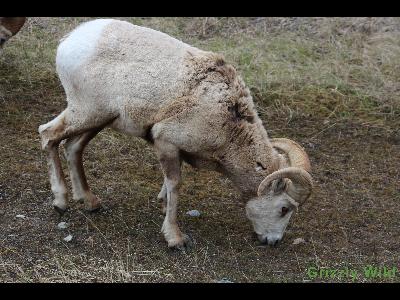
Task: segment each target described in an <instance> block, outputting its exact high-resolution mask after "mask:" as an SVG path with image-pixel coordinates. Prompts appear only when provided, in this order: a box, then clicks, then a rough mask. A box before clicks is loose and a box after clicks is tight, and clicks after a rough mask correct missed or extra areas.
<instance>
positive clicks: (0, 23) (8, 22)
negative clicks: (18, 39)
mask: <svg viewBox="0 0 400 300" xmlns="http://www.w3.org/2000/svg"><path fill="white" fill-rule="evenodd" d="M25 20H26V18H25V17H0V51H1V49H2V48H3V46H4V44H5V42H7V41H8V40H9V39H10V38H11V37H12V36H14V35H16V34H17V33H18V31H20V30H21V28H22V26H24V24H25Z"/></svg>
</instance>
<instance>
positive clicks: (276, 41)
mask: <svg viewBox="0 0 400 300" xmlns="http://www.w3.org/2000/svg"><path fill="white" fill-rule="evenodd" d="M88 19H90V18H30V19H29V20H28V22H27V24H26V25H25V26H24V28H23V29H22V31H21V32H20V33H19V34H18V35H17V36H15V37H14V38H13V39H12V40H10V41H9V43H8V44H7V45H6V47H5V49H4V53H3V55H2V56H1V57H0V140H1V143H0V281H3V282H121V281H123V282H175V281H179V282H214V281H218V280H221V279H222V278H228V279H229V280H231V281H234V282H271V281H278V282H286V281H300V282H302V281H308V280H310V279H309V278H308V276H307V273H306V270H307V268H309V267H310V266H318V267H329V268H343V267H349V268H355V269H358V270H362V268H363V267H364V266H366V265H376V266H387V267H392V266H397V268H398V269H400V260H399V256H400V247H399V246H400V245H399V244H400V236H399V234H400V210H399V201H400V197H399V195H400V186H399V182H400V171H399V170H400V168H399V166H400V165H399V163H400V155H399V154H400V153H399V150H400V149H399V147H400V131H399V125H400V122H399V120H400V118H399V117H400V116H399V114H400V77H399V74H400V38H399V33H400V19H399V18H329V19H326V18H211V17H210V18H123V19H128V20H129V21H131V22H133V23H134V24H138V25H144V26H148V27H151V28H154V29H157V30H162V31H164V32H166V33H168V34H171V35H173V36H176V37H178V38H180V39H182V40H183V41H185V42H188V43H190V44H194V45H195V46H198V47H200V48H203V49H207V50H213V51H217V52H220V53H222V54H224V55H225V57H226V59H227V60H228V61H229V62H231V63H233V64H235V65H236V66H237V67H238V70H239V71H240V72H241V74H243V77H244V79H245V82H246V83H247V85H248V86H249V87H250V88H251V91H252V94H253V95H254V99H255V103H256V105H257V107H258V111H259V113H260V116H261V117H262V119H263V121H264V123H265V126H266V128H267V129H268V132H269V134H270V136H272V137H289V138H292V139H294V140H296V141H299V142H300V143H301V144H302V145H303V146H304V147H305V148H306V150H307V152H308V154H309V156H310V159H311V162H312V166H313V176H314V178H315V183H316V188H315V191H314V194H313V196H312V197H311V198H310V199H309V201H308V202H307V203H306V204H305V205H304V206H303V207H302V208H301V209H300V210H299V212H298V213H297V214H296V216H294V217H293V220H292V221H291V224H290V225H289V228H288V230H287V232H286V235H285V237H284V240H283V242H282V244H281V245H280V246H279V247H278V248H276V249H274V248H264V247H260V246H258V244H257V242H256V239H255V237H254V236H253V235H252V230H251V225H250V223H249V222H248V221H247V220H246V218H245V213H244V204H243V203H241V202H240V201H239V199H238V195H237V194H236V193H235V192H233V191H232V190H231V184H230V183H229V182H228V181H227V180H226V179H224V178H223V177H221V176H220V175H218V174H216V173H212V172H207V171H201V172H196V171H194V170H192V169H191V168H190V167H188V166H185V167H184V173H183V176H184V184H183V186H182V192H181V198H180V206H179V220H180V223H181V228H182V229H183V230H185V231H186V232H187V233H189V234H190V235H191V237H192V238H193V239H194V241H195V248H194V249H193V250H192V251H191V252H188V253H177V252H171V251H169V250H168V249H167V247H166V245H165V243H164V241H163V238H162V236H161V234H160V228H161V224H162V220H163V216H162V215H161V214H160V209H159V206H158V204H157V203H156V202H155V201H156V196H157V193H158V191H159V189H160V187H161V184H162V176H161V172H160V169H159V166H158V162H157V160H156V158H155V156H154V153H153V152H152V150H151V148H150V146H148V145H147V144H146V143H145V142H144V141H142V140H139V139H133V138H129V137H126V136H122V135H120V134H118V133H115V132H112V131H110V130H106V131H104V132H102V133H101V134H99V136H98V137H96V138H95V139H94V141H93V142H92V143H91V144H90V146H89V147H88V149H87V151H86V155H85V165H86V170H87V173H88V181H89V183H90V184H91V186H92V189H93V191H94V192H95V193H96V194H97V195H99V196H100V197H101V198H102V199H103V201H104V206H105V208H104V210H102V211H100V212H99V213H97V214H86V213H85V212H84V211H82V210H81V207H80V206H79V205H76V206H74V207H73V208H71V209H70V210H69V211H68V212H67V214H66V215H65V216H63V217H62V218H61V219H60V218H59V217H58V216H57V215H56V213H55V212H54V211H53V210H52V208H51V206H50V203H51V191H50V187H49V183H48V176H47V168H46V161H45V157H44V153H42V152H41V150H40V142H39V136H38V134H37V128H38V126H39V125H40V124H43V123H44V122H46V121H49V120H50V119H52V118H53V117H54V116H55V115H56V114H58V113H59V112H60V111H61V110H62V109H63V108H64V107H65V100H64V93H63V90H62V87H61V86H60V83H59V80H58V78H57V76H56V74H55V70H54V58H55V51H56V47H57V43H58V40H59V39H60V38H62V36H63V35H64V34H65V33H67V32H69V31H70V30H71V29H73V28H74V27H75V26H76V25H77V24H79V23H81V22H83V21H85V20H88ZM191 209H197V210H199V211H200V212H201V215H200V216H199V217H190V216H188V215H186V212H187V211H188V210H191ZM18 214H22V215H24V216H25V218H17V217H16V215H18ZM60 221H65V222H67V223H68V224H69V227H68V228H67V229H65V230H59V229H57V224H58V223H59V222H60ZM68 234H71V235H72V236H73V239H72V241H71V242H65V241H64V240H63V238H64V237H65V236H67V235H68ZM300 237H301V238H304V240H305V243H303V244H298V245H293V244H292V242H293V240H295V239H296V238H300ZM399 278H400V275H398V276H397V277H395V278H393V279H387V278H375V279H366V278H364V277H362V276H360V278H358V280H357V281H374V282H376V281H397V282H398V281H399ZM315 281H318V280H315ZM321 281H350V280H347V279H341V280H338V279H324V280H321Z"/></svg>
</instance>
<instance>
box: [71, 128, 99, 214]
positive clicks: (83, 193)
mask: <svg viewBox="0 0 400 300" xmlns="http://www.w3.org/2000/svg"><path fill="white" fill-rule="evenodd" d="M103 128H104V126H103V127H99V128H97V129H93V130H89V131H87V132H85V133H83V134H81V135H78V136H75V137H72V138H68V139H67V141H66V143H65V144H64V150H65V157H66V159H67V163H68V169H69V172H70V178H71V184H72V198H73V200H74V201H82V202H83V203H84V205H85V209H86V210H88V211H96V210H98V209H99V208H100V207H101V201H100V199H99V198H98V197H97V196H95V195H94V194H93V192H92V191H91V190H90V188H89V185H88V183H87V180H86V175H85V171H84V168H83V161H82V155H83V150H84V149H85V147H86V146H87V144H89V142H90V141H91V140H92V139H93V138H94V137H95V136H96V135H97V134H98V133H99V132H100V131H101V130H102V129H103Z"/></svg>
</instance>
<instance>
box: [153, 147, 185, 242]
mask: <svg viewBox="0 0 400 300" xmlns="http://www.w3.org/2000/svg"><path fill="white" fill-rule="evenodd" d="M154 146H155V150H156V154H157V156H158V159H159V161H160V164H161V168H162V170H163V173H164V184H165V188H166V193H167V207H166V215H165V219H164V222H163V225H162V228H161V232H162V233H163V234H164V237H165V240H166V241H167V243H168V247H169V248H177V249H181V250H182V249H184V248H185V247H189V246H190V245H191V240H190V238H189V237H188V236H187V235H186V234H184V233H182V232H181V230H180V229H179V227H178V223H177V206H178V186H179V183H180V180H181V162H180V159H179V149H178V148H177V147H176V146H174V145H172V144H170V143H167V142H163V141H159V140H155V141H154Z"/></svg>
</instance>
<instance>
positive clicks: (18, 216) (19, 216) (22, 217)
mask: <svg viewBox="0 0 400 300" xmlns="http://www.w3.org/2000/svg"><path fill="white" fill-rule="evenodd" d="M15 217H16V218H20V219H25V218H26V217H25V216H24V215H16V216H15Z"/></svg>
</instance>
